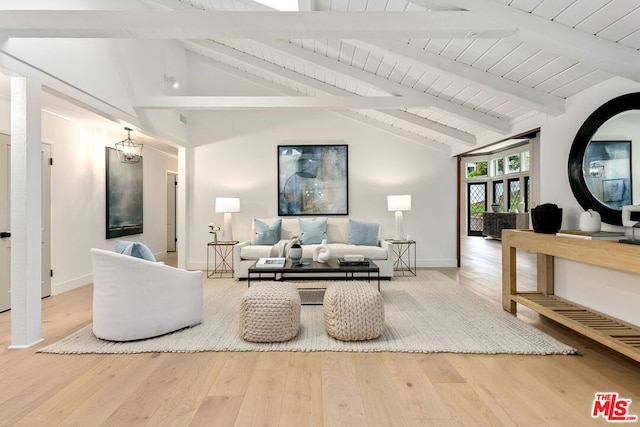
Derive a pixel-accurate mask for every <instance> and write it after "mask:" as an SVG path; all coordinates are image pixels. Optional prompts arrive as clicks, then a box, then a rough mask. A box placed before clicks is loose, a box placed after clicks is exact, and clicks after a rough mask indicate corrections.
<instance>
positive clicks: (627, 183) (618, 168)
mask: <svg viewBox="0 0 640 427" xmlns="http://www.w3.org/2000/svg"><path fill="white" fill-rule="evenodd" d="M631 158H632V157H631V141H622V140H621V141H597V140H592V141H590V142H589V144H588V145H587V147H586V148H585V152H584V159H583V170H584V175H583V176H584V181H585V184H586V186H587V188H588V189H589V191H590V192H591V194H592V195H593V197H595V198H596V199H597V200H599V201H600V202H601V203H603V204H604V205H605V206H608V207H610V208H612V209H622V206H625V205H630V204H631V195H632V194H633V193H632V182H633V181H632V179H631V178H632V177H631Z"/></svg>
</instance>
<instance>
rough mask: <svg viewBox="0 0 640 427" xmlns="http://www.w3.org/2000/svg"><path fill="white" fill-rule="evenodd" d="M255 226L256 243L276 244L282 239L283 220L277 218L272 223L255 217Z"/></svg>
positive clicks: (254, 242) (254, 240)
mask: <svg viewBox="0 0 640 427" xmlns="http://www.w3.org/2000/svg"><path fill="white" fill-rule="evenodd" d="M253 228H254V230H255V235H254V238H253V244H254V245H275V244H276V243H278V241H279V240H280V230H281V229H282V220H281V219H277V220H275V221H273V222H272V223H271V224H267V223H265V222H264V221H260V220H259V219H254V220H253Z"/></svg>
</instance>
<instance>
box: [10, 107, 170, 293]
mask: <svg viewBox="0 0 640 427" xmlns="http://www.w3.org/2000/svg"><path fill="white" fill-rule="evenodd" d="M9 117H10V116H9V100H8V99H6V98H0V132H2V133H6V134H10V126H9ZM116 129H120V127H119V126H116ZM123 137H124V136H123V133H122V131H119V133H117V132H116V131H114V132H113V133H106V132H105V131H94V130H92V129H90V128H87V127H84V126H81V125H79V124H78V123H74V122H71V121H69V120H65V119H62V118H60V117H58V116H54V115H51V114H49V113H43V116H42V139H43V142H45V143H47V144H51V146H52V157H53V158H54V166H53V169H52V179H51V186H52V189H51V196H52V197H51V219H52V222H51V229H52V236H51V253H52V255H51V256H52V269H53V271H54V276H53V279H52V293H53V294H56V293H60V292H62V291H65V290H69V289H73V288H75V287H78V286H82V285H86V284H88V283H91V280H92V278H91V261H90V259H89V249H90V248H92V247H98V248H104V249H113V244H114V239H111V240H107V239H106V238H105V223H106V214H105V205H106V195H105V166H104V165H105V146H111V147H113V144H114V143H115V142H117V141H119V140H121V139H123ZM143 158H144V167H143V168H144V169H143V170H144V196H143V197H144V233H143V234H139V235H134V236H126V237H123V239H126V240H135V241H140V242H144V243H145V244H147V245H149V247H150V248H151V250H152V251H153V252H154V253H155V254H156V255H157V256H158V257H164V255H165V254H166V201H165V200H166V192H165V185H164V182H165V173H166V170H177V159H176V158H174V157H170V156H167V155H165V154H161V153H159V152H157V151H155V150H151V149H147V150H145V151H143Z"/></svg>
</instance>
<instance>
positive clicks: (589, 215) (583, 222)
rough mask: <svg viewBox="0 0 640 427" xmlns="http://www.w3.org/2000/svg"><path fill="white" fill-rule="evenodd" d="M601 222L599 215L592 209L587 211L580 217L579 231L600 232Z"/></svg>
mask: <svg viewBox="0 0 640 427" xmlns="http://www.w3.org/2000/svg"><path fill="white" fill-rule="evenodd" d="M601 226H602V220H601V218H600V214H599V213H598V212H596V211H594V210H592V209H587V210H586V211H584V212H582V214H581V215H580V230H582V231H588V232H590V233H594V232H597V231H600V227H601Z"/></svg>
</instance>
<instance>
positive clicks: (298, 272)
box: [247, 258, 380, 291]
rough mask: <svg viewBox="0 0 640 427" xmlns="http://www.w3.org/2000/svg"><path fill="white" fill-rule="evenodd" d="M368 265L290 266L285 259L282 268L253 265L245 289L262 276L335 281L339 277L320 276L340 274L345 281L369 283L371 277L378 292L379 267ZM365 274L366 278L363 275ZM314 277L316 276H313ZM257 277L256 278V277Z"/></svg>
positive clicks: (307, 262) (304, 262)
mask: <svg viewBox="0 0 640 427" xmlns="http://www.w3.org/2000/svg"><path fill="white" fill-rule="evenodd" d="M366 260H367V261H369V265H339V264H338V260H337V259H332V260H330V261H329V262H327V263H321V262H314V261H313V260H311V259H303V260H302V264H298V265H292V264H291V260H290V259H287V261H286V262H285V264H284V267H256V263H253V265H252V266H251V267H249V272H248V274H247V287H249V286H251V279H252V278H253V279H258V280H262V279H263V276H272V277H273V279H272V280H293V279H305V280H309V279H336V278H339V276H324V277H323V276H322V275H323V274H324V273H342V274H344V278H345V279H347V280H362V279H366V280H367V281H371V278H372V275H373V278H374V279H377V280H378V291H379V290H380V267H378V266H377V265H376V263H375V262H373V261H371V260H370V259H368V258H367V259H366ZM364 273H366V274H367V275H366V276H363V274H364ZM314 275H316V276H314ZM256 276H257V277H256Z"/></svg>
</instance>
